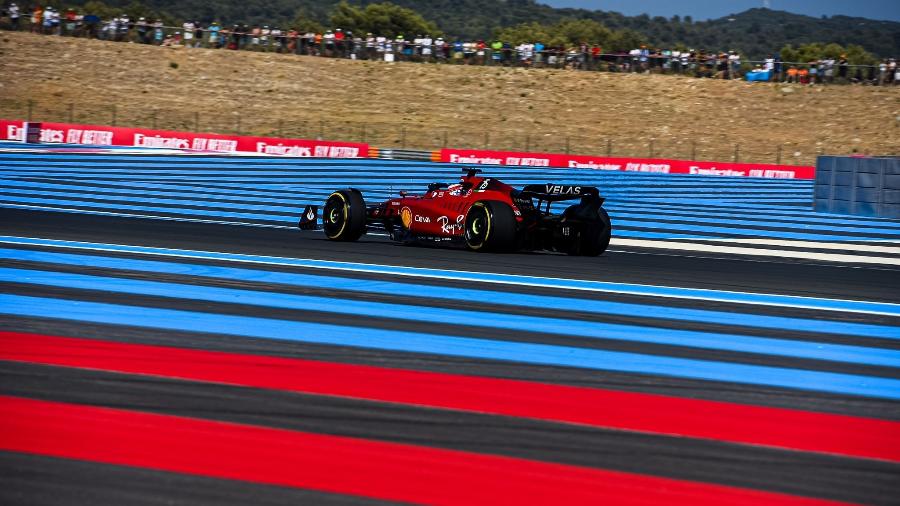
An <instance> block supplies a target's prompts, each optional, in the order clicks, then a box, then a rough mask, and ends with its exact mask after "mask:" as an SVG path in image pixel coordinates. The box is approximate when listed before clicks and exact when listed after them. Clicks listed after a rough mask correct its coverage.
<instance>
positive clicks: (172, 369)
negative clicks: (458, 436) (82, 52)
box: [0, 332, 900, 462]
mask: <svg viewBox="0 0 900 506" xmlns="http://www.w3.org/2000/svg"><path fill="white" fill-rule="evenodd" d="M0 360H11V361H20V362H32V363H41V364H49V365H56V366H66V367H78V368H87V369H99V370H104V371H115V372H121V373H128V374H145V375H153V376H162V377H166V378H179V379H185V380H193V381H207V382H214V383H224V384H231V385H242V386H250V387H258V388H267V389H276V390H286V391H293V392H306V393H313V394H321V395H330V396H341V397H352V398H357V399H366V400H375V401H384V402H396V403H403V404H413V405H419V406H427V407H432V408H443V409H454V410H463V411H473V412H481V413H490V414H496V415H508V416H516V417H524V418H533V419H539V420H551V421H555V422H566V423H575V424H583V425H590V426H595V427H604V428H614V429H622V430H629V431H638V432H647V433H655V434H664V435H675V436H686V437H694V438H703V439H713V440H721V441H729V442H735V443H746V444H753V445H763V446H772V447H778V448H787V449H793V450H801V451H811V452H820V453H830V454H837V455H845V456H852V457H862V458H871V459H880V460H888V461H893V462H900V423H897V422H892V421H887V420H877V419H870V418H861V417H852V416H842V415H833V414H825V413H813V412H807V411H798V410H789V409H779V408H769V407H761V406H750V405H742V404H733V403H725V402H715V401H706V400H698V399H686V398H678V397H669V396H662V395H651V394H641V393H632V392H619V391H612V390H601V389H595V388H580V387H571V386H562V385H551V384H543V383H535V382H527V381H514V380H502V379H494V378H485V377H477V376H462V375H452V374H438V373H430V372H421V371H410V370H401V369H387V368H380V367H371V366H361V365H352V364H336V363H328V362H317V361H310V360H298V359H288V358H279V357H268V356H260V355H241V354H234V353H223V352H213V351H202V350H191V349H183V348H174V347H164V346H147V345H137V344H124V343H116V342H109V341H99V340H93V339H78V338H67V337H54V336H43V335H35V334H20V333H14V332H0Z"/></svg>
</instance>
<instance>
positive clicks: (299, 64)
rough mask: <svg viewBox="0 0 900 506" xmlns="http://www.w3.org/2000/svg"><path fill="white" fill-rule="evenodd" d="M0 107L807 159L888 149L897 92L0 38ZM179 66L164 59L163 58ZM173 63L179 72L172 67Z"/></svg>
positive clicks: (414, 144)
mask: <svg viewBox="0 0 900 506" xmlns="http://www.w3.org/2000/svg"><path fill="white" fill-rule="evenodd" d="M0 41H2V42H0V117H6V118H24V117H25V116H26V114H27V110H28V102H29V100H31V101H33V105H32V114H33V117H34V119H35V120H45V121H50V120H57V121H65V120H67V119H68V118H69V117H70V116H71V117H72V119H73V120H74V121H77V122H90V123H99V124H109V123H110V122H111V121H112V119H113V111H112V107H111V106H112V105H113V104H114V105H115V120H116V122H117V124H119V125H133V126H147V127H149V126H152V125H156V126H157V127H159V128H172V129H189V130H190V129H195V128H198V129H200V130H202V131H214V132H223V133H229V132H234V131H236V130H240V131H241V132H242V133H255V134H266V135H273V134H279V133H280V134H283V135H286V136H321V137H324V138H333V139H345V140H365V141H367V142H371V143H372V144H374V145H376V146H381V147H400V146H404V147H407V148H422V149H434V148H439V147H441V146H442V145H444V144H445V143H446V144H447V145H449V146H454V147H470V148H481V147H484V146H485V145H487V146H490V147H491V148H497V149H526V148H528V149H531V150H542V151H558V152H561V151H564V150H566V147H567V145H568V148H569V149H570V150H571V151H572V152H577V153H585V154H598V155H603V154H607V153H608V152H610V153H611V154H613V155H622V156H647V155H649V154H650V153H651V151H652V154H653V155H654V156H659V157H672V158H679V157H680V158H686V157H691V156H693V155H694V154H696V157H697V158H699V159H710V160H723V161H727V160H732V159H733V157H734V156H735V148H736V145H737V149H738V157H739V159H740V160H742V161H757V162H774V161H775V159H776V156H777V153H778V151H779V146H781V150H782V153H783V156H782V160H783V161H784V162H786V163H804V164H809V163H813V161H814V158H815V155H816V154H819V153H823V152H824V153H829V154H846V153H852V152H860V153H870V154H894V155H896V154H900V87H883V88H879V87H862V86H828V87H826V86H812V87H808V86H807V87H801V86H798V85H792V86H784V85H770V84H759V83H754V84H750V83H745V82H739V81H719V80H710V79H694V78H683V77H675V76H663V75H634V74H607V73H594V72H591V73H588V72H573V71H565V70H524V69H508V68H486V67H472V66H455V65H442V66H438V65H424V64H412V63H395V64H385V63H383V62H365V61H349V60H334V59H325V58H315V57H298V56H294V55H280V54H263V53H250V52H235V51H224V50H205V49H191V50H186V49H183V48H162V47H150V46H142V45H137V44H125V43H111V42H102V41H95V40H76V39H70V38H65V37H49V36H36V35H32V34H27V33H10V32H4V33H3V34H2V36H0ZM173 63H174V64H177V65H173ZM176 67H177V68H176Z"/></svg>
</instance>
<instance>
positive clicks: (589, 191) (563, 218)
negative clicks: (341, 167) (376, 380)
mask: <svg viewBox="0 0 900 506" xmlns="http://www.w3.org/2000/svg"><path fill="white" fill-rule="evenodd" d="M463 171H464V172H465V175H464V176H463V177H462V178H461V179H460V181H459V183H456V184H447V183H432V184H429V185H428V191H427V192H426V193H425V194H424V195H415V196H413V195H407V194H406V193H405V192H400V197H398V198H392V199H389V200H387V201H385V202H382V203H381V204H378V205H375V206H368V207H367V206H366V203H365V200H364V199H363V196H362V194H361V193H360V191H359V190H356V189H354V188H348V189H344V190H338V191H335V192H334V193H332V194H331V195H330V196H329V197H328V200H326V201H325V205H324V207H323V208H322V228H323V229H324V231H325V236H326V237H327V238H328V239H331V240H333V241H355V240H357V239H359V238H360V237H361V236H362V235H363V234H365V233H366V231H367V230H368V228H369V227H370V226H373V225H374V226H379V225H380V227H383V228H384V230H385V231H386V232H387V234H388V235H389V236H390V237H391V239H393V240H395V241H399V242H403V243H415V242H456V243H464V244H465V245H466V247H468V248H469V249H470V250H474V251H496V252H505V251H517V250H549V251H559V252H563V253H568V254H570V255H584V256H597V255H600V254H602V253H603V252H604V251H606V248H607V246H608V245H609V238H610V233H611V231H612V226H611V224H610V220H609V215H608V214H607V213H606V211H605V210H604V209H603V207H602V206H603V198H602V197H601V196H600V192H599V191H598V190H597V188H594V187H591V186H570V185H560V184H546V185H527V186H525V187H524V188H522V189H521V190H517V189H515V188H513V187H512V186H509V185H507V184H504V183H502V182H500V181H498V180H497V179H493V178H488V177H482V176H479V175H478V173H480V172H481V170H479V169H463ZM565 200H578V202H576V203H574V204H572V205H570V206H569V207H567V208H566V209H565V210H564V211H563V212H562V214H552V213H551V212H550V206H551V205H552V204H553V203H554V202H559V201H565ZM317 214H318V209H317V206H307V208H306V209H305V210H304V213H303V216H302V217H301V218H300V223H299V226H300V228H301V229H306V230H309V229H316V228H318V226H317V223H318V216H317ZM380 227H379V228H380Z"/></svg>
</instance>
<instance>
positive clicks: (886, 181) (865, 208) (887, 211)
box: [814, 156, 900, 218]
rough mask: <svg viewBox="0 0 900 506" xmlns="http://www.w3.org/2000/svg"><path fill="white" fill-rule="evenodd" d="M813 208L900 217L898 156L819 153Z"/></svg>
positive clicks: (881, 216) (833, 211)
mask: <svg viewBox="0 0 900 506" xmlns="http://www.w3.org/2000/svg"><path fill="white" fill-rule="evenodd" d="M814 208H815V210H816V211H820V212H825V213H838V214H855V215H859V216H877V217H880V218H900V158H896V157H894V158H889V157H886V158H873V157H847V156H820V157H819V158H818V160H817V161H816V184H815V196H814Z"/></svg>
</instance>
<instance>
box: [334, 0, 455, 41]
mask: <svg viewBox="0 0 900 506" xmlns="http://www.w3.org/2000/svg"><path fill="white" fill-rule="evenodd" d="M331 25H332V26H334V27H335V28H342V29H344V30H352V31H353V32H355V33H366V32H372V33H377V34H380V35H384V36H386V37H396V36H398V35H410V36H414V35H417V34H430V35H432V36H438V35H443V32H441V31H440V30H439V29H438V27H437V25H435V24H434V23H433V22H431V21H427V20H426V19H425V18H423V17H422V16H421V15H420V14H419V13H417V12H416V11H414V10H412V9H407V8H404V7H400V6H398V5H394V4H392V3H390V2H384V3H378V4H369V5H367V6H366V7H365V8H359V7H355V6H353V5H350V4H348V3H347V2H341V3H340V4H338V5H337V7H335V9H334V11H333V12H332V14H331Z"/></svg>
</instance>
